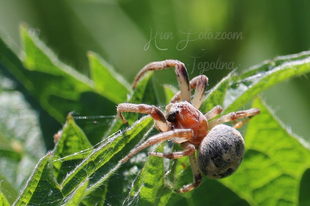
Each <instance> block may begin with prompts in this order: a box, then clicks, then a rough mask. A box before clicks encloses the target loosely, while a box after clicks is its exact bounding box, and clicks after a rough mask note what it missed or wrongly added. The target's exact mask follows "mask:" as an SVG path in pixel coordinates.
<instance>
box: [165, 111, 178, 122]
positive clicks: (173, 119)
mask: <svg viewBox="0 0 310 206" xmlns="http://www.w3.org/2000/svg"><path fill="white" fill-rule="evenodd" d="M167 120H168V121H169V122H176V121H177V116H176V112H169V114H168V117H167Z"/></svg>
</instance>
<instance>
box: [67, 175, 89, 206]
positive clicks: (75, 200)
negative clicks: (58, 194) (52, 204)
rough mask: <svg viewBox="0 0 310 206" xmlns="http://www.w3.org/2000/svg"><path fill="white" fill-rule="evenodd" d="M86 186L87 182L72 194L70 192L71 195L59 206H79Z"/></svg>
mask: <svg viewBox="0 0 310 206" xmlns="http://www.w3.org/2000/svg"><path fill="white" fill-rule="evenodd" d="M87 186H88V180H86V181H85V182H83V183H82V184H81V185H80V186H79V187H78V188H77V189H76V190H75V191H74V192H72V194H71V195H70V196H69V197H68V198H66V199H65V203H64V204H61V205H63V206H75V205H79V203H80V202H81V201H82V198H83V195H84V192H85V190H86V188H87Z"/></svg>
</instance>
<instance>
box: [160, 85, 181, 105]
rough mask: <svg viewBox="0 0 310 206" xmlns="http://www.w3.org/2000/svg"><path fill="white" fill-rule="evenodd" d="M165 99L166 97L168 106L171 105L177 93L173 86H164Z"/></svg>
mask: <svg viewBox="0 0 310 206" xmlns="http://www.w3.org/2000/svg"><path fill="white" fill-rule="evenodd" d="M163 88H164V92H165V97H166V105H168V104H169V103H170V100H171V99H172V97H173V96H174V94H175V93H177V91H178V90H177V89H176V88H175V87H173V86H172V85H168V84H164V85H163Z"/></svg>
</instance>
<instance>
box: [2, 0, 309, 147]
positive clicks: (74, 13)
mask: <svg viewBox="0 0 310 206" xmlns="http://www.w3.org/2000/svg"><path fill="white" fill-rule="evenodd" d="M309 9H310V1H306V0H303V1H295V2H294V1H267V0H264V1H229V0H220V1H217V0H209V1H184V0H179V1H162V0H159V1H150V0H143V1H142V0H139V1H129V0H127V1H126V0H119V1H113V0H89V1H86V0H75V1H71V0H53V1H51V0H50V1H40V0H27V1H22V0H10V1H8V0H0V28H2V29H3V30H4V31H5V32H6V33H8V34H9V36H11V37H12V38H13V40H14V41H15V42H16V43H17V44H18V45H20V42H19V31H18V25H19V23H21V22H26V23H27V24H29V26H30V27H31V28H34V30H33V32H35V33H37V34H38V35H39V37H40V39H42V40H43V41H44V42H45V43H46V44H47V45H48V46H49V47H50V48H51V49H52V50H53V51H54V52H55V53H56V54H58V56H59V58H60V59H61V60H62V61H63V62H64V63H66V64H68V65H71V66H72V67H73V68H76V69H77V70H78V71H79V72H80V73H83V74H85V75H89V70H88V67H89V66H88V60H87V57H86V52H87V51H89V50H91V51H94V52H97V53H99V54H100V55H101V56H102V57H103V58H104V59H105V60H106V61H107V62H108V63H110V64H111V65H113V67H114V68H115V69H116V70H117V71H118V72H119V73H120V74H121V75H122V76H124V77H125V79H127V80H128V81H129V82H132V80H133V78H134V76H135V74H136V73H137V72H138V71H139V70H140V69H141V68H142V67H143V66H144V65H145V64H147V63H149V62H152V61H158V60H164V59H179V60H180V61H182V62H184V63H185V64H186V65H187V68H188V70H189V73H190V78H193V77H194V76H196V75H198V74H199V73H203V74H205V75H207V76H208V77H209V86H210V87H209V88H211V87H212V86H214V85H215V84H216V83H217V82H218V81H220V80H221V78H222V77H224V76H225V75H227V74H228V73H229V72H230V71H231V70H232V68H238V70H237V71H238V72H240V71H242V70H244V69H247V68H249V67H250V66H253V65H255V64H258V63H260V62H262V61H263V60H266V59H272V58H274V57H276V56H279V55H286V54H293V53H299V52H301V51H305V50H309V48H310V13H309ZM156 33H157V36H156ZM188 34H189V35H188ZM233 34H238V35H237V36H234V37H232V38H231V39H229V37H230V36H229V35H233ZM203 35H206V37H207V38H203V37H204V36H203ZM217 35H218V36H217ZM187 38H189V39H190V41H186V39H187ZM199 38H200V39H199ZM0 55H1V54H0ZM194 57H197V58H194ZM217 61H221V62H222V64H226V65H227V67H224V69H220V68H219V67H217V68H216V69H212V70H208V71H206V70H201V68H200V69H199V63H200V65H201V64H204V63H205V64H204V65H205V66H207V65H208V64H209V65H210V64H211V63H212V62H213V63H216V62H217ZM153 80H154V81H155V82H156V83H157V85H162V84H163V83H171V84H173V85H175V86H177V81H176V78H175V74H174V71H173V70H171V71H162V72H157V73H156V74H155V78H154V79H153ZM309 90H310V84H309V75H307V76H302V77H298V78H295V79H292V80H290V81H287V82H284V83H281V84H279V85H277V86H275V87H272V88H271V89H269V90H268V91H266V92H264V93H263V94H262V97H263V99H264V100H265V101H266V102H267V104H268V105H269V106H270V107H271V108H272V109H273V110H274V111H275V114H276V115H277V116H278V117H279V119H280V120H281V121H283V122H284V124H285V125H286V126H288V127H290V128H291V130H292V131H293V132H294V133H295V134H297V135H299V136H301V137H303V138H305V139H306V140H308V141H309V140H310V138H309V135H308V134H309V133H310V127H309V126H308V125H309V122H310V121H309V116H310V108H309V105H310V94H309ZM162 104H164V101H162ZM77 112H78V111H77ZM82 115H87V114H82ZM98 115H100V114H98ZM47 119H48V117H47ZM47 121H50V122H49V123H45V124H41V126H42V125H43V126H42V127H43V130H44V131H45V133H48V135H51V134H53V133H55V132H57V130H58V129H60V128H61V126H60V125H58V124H57V123H55V122H53V120H45V122H47ZM45 135H46V134H45ZM49 147H52V145H50V146H49Z"/></svg>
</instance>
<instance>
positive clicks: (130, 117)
mask: <svg viewBox="0 0 310 206" xmlns="http://www.w3.org/2000/svg"><path fill="white" fill-rule="evenodd" d="M152 74H153V73H152V72H150V73H148V74H146V75H145V76H144V77H143V78H142V79H141V80H140V81H139V82H138V84H137V86H136V88H135V90H134V92H133V94H132V96H131V97H130V99H129V101H128V102H129V103H136V104H139V103H142V99H143V97H144V96H145V95H146V94H145V93H146V88H147V85H148V83H149V81H150V78H151V76H152ZM123 116H124V117H125V119H126V120H127V121H128V124H129V125H130V124H132V123H134V122H135V121H136V120H137V117H138V114H135V113H131V112H128V113H127V112H126V113H124V114H123ZM126 127H127V125H125V124H124V123H123V121H122V120H121V119H120V118H118V117H117V116H116V118H115V119H114V121H113V124H112V125H111V127H110V129H109V131H108V132H107V133H106V135H111V134H113V133H115V132H117V131H118V130H120V129H121V130H122V129H125V128H126Z"/></svg>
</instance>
